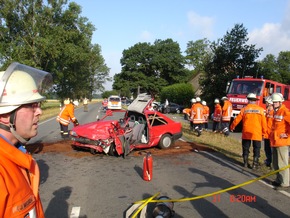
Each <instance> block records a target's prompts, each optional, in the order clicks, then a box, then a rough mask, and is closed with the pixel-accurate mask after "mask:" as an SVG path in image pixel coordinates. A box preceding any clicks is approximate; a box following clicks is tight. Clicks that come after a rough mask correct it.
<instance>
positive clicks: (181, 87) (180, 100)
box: [160, 83, 194, 107]
mask: <svg viewBox="0 0 290 218" xmlns="http://www.w3.org/2000/svg"><path fill="white" fill-rule="evenodd" d="M193 97H194V90H193V87H192V85H191V84H189V83H178V84H174V85H170V86H166V87H164V88H163V89H162V90H161V92H160V100H161V102H162V103H163V102H165V100H166V99H168V101H169V102H174V103H176V104H179V105H183V106H185V107H187V106H190V105H191V104H190V99H192V98H193Z"/></svg>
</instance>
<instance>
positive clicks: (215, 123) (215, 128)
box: [212, 99, 222, 132]
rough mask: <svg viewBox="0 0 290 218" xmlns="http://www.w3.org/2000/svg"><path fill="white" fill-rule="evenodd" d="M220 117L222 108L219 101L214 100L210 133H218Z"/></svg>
mask: <svg viewBox="0 0 290 218" xmlns="http://www.w3.org/2000/svg"><path fill="white" fill-rule="evenodd" d="M221 117H222V107H221V105H220V101H219V99H215V100H214V113H213V118H212V119H213V125H212V131H213V132H218V131H219V125H220V122H221Z"/></svg>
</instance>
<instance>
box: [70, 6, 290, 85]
mask: <svg viewBox="0 0 290 218" xmlns="http://www.w3.org/2000/svg"><path fill="white" fill-rule="evenodd" d="M71 1H72V0H71ZM74 2H76V3H77V4H79V5H80V6H81V7H82V14H81V15H82V16H84V17H87V18H88V19H89V21H90V22H91V23H92V24H93V25H94V26H95V28H96V31H95V32H94V34H93V40H92V43H93V44H99V45H100V46H101V48H102V55H103V57H104V58H105V62H106V64H107V66H108V67H109V68H110V69H111V70H110V76H113V75H115V74H116V73H119V72H120V71H121V65H120V58H121V57H122V52H123V50H124V49H128V48H130V47H132V46H134V45H135V44H136V43H139V42H150V43H151V44H152V43H154V41H155V40H156V39H161V40H165V39H168V38H171V39H172V40H173V41H175V42H178V43H179V45H180V48H181V51H182V52H184V51H185V49H186V45H187V43H188V42H189V41H196V40H199V39H203V38H207V39H209V40H210V41H216V40H217V39H219V38H222V37H223V36H224V35H225V34H226V31H230V30H231V29H232V28H233V27H234V25H235V24H241V23H242V24H243V25H244V27H245V28H246V29H247V30H248V37H249V43H250V44H255V45H256V48H261V47H262V48H263V49H264V51H263V53H262V55H261V57H260V58H263V57H264V56H265V55H266V54H274V55H275V56H277V55H278V54H279V52H280V51H290V0H143V1H141V0H104V1H96V0H74ZM105 87H106V90H111V89H112V83H107V84H106V85H105Z"/></svg>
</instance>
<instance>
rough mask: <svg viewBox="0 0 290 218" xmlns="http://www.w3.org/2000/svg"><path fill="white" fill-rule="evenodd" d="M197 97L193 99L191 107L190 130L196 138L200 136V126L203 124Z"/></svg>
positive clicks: (200, 106)
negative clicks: (194, 133) (195, 134)
mask: <svg viewBox="0 0 290 218" xmlns="http://www.w3.org/2000/svg"><path fill="white" fill-rule="evenodd" d="M200 101H201V99H200V98H199V97H196V98H195V102H194V103H193V104H192V106H191V115H190V120H191V130H194V131H195V132H196V133H197V136H200V135H201V129H202V124H203V122H204V114H203V106H202V104H201V103H200Z"/></svg>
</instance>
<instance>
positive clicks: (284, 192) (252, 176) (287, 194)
mask: <svg viewBox="0 0 290 218" xmlns="http://www.w3.org/2000/svg"><path fill="white" fill-rule="evenodd" d="M179 140H181V141H184V142H186V141H185V140H184V139H179ZM200 152H201V153H206V154H207V155H209V156H211V157H213V158H215V159H217V160H219V161H221V162H222V163H224V164H226V165H228V166H230V167H232V168H234V169H236V170H237V171H240V172H243V173H244V174H246V175H247V176H249V177H251V178H258V177H256V176H254V175H253V174H251V173H248V172H246V171H243V170H242V169H241V168H239V167H236V166H235V165H234V164H233V163H228V162H226V161H225V160H223V159H221V158H219V157H217V156H215V155H213V154H211V153H208V152H206V151H200ZM258 181H259V182H261V183H263V184H264V185H266V186H268V187H270V188H274V186H272V185H270V184H268V183H266V182H265V181H263V180H258ZM279 192H280V193H282V194H284V195H286V196H287V197H289V198H290V194H289V193H288V192H286V191H283V190H280V191H279Z"/></svg>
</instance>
